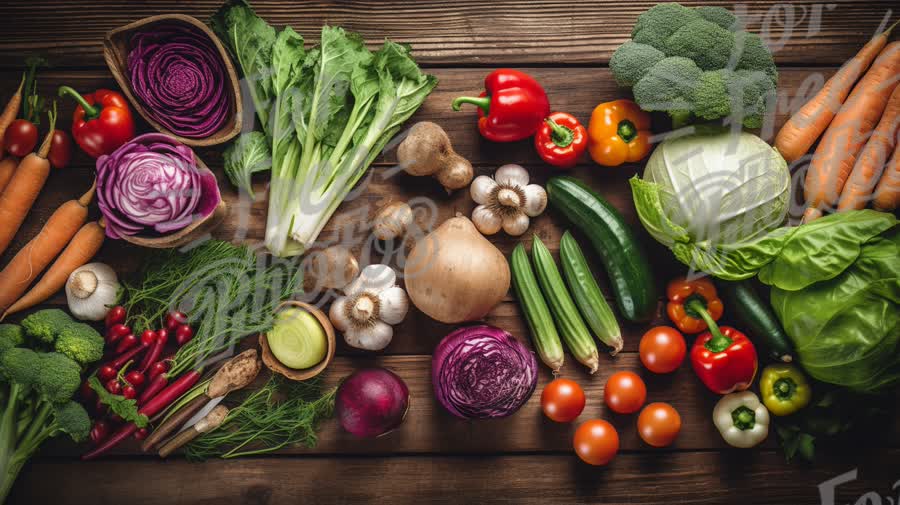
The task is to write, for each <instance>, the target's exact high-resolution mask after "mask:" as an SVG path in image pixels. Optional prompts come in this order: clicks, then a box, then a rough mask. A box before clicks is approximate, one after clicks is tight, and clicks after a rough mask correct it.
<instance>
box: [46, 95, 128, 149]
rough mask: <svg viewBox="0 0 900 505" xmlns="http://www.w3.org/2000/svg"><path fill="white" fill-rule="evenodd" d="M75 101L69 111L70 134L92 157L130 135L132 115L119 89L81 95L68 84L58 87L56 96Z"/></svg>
mask: <svg viewBox="0 0 900 505" xmlns="http://www.w3.org/2000/svg"><path fill="white" fill-rule="evenodd" d="M65 95H69V96H71V97H72V98H74V99H75V100H76V101H77V102H78V106H77V107H75V112H74V113H73V114H72V137H73V138H74V139H75V142H78V145H79V146H80V147H81V149H82V150H83V151H84V152H86V153H87V154H88V155H89V156H91V157H92V158H99V157H100V156H101V155H104V154H110V153H112V152H113V151H115V150H116V149H118V148H119V147H120V146H121V145H122V144H124V143H126V142H128V141H129V140H131V139H132V138H134V119H133V118H132V116H131V109H129V108H128V101H127V100H125V97H123V96H122V95H121V94H120V93H117V92H115V91H110V90H108V89H98V90H97V91H95V92H94V93H91V94H87V95H84V96H82V95H81V94H79V93H78V92H77V91H75V90H74V89H72V88H71V87H69V86H61V87H60V88H59V96H65Z"/></svg>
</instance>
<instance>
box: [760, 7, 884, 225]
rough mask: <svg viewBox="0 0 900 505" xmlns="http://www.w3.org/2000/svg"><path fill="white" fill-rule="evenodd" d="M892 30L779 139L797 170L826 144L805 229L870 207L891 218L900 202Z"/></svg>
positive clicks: (809, 192) (809, 176)
mask: <svg viewBox="0 0 900 505" xmlns="http://www.w3.org/2000/svg"><path fill="white" fill-rule="evenodd" d="M895 26H897V23H895V24H894V25H893V26H891V27H890V28H888V29H887V30H885V31H884V32H882V33H880V34H878V35H876V36H875V37H874V38H872V40H871V41H869V42H868V43H867V44H866V45H865V46H863V48H862V49H861V50H860V51H859V53H857V54H856V56H854V57H853V59H851V60H850V61H848V62H847V63H846V64H845V65H844V66H842V67H841V69H840V70H838V72H837V73H836V74H835V75H834V76H833V77H832V78H831V79H829V80H828V82H826V83H825V86H824V87H823V88H822V89H821V90H820V91H819V93H817V94H816V95H815V96H814V97H813V98H812V99H810V101H809V102H807V103H806V104H805V105H804V106H803V107H802V108H801V109H800V110H799V111H797V113H796V114H794V115H793V116H792V117H791V118H790V119H789V120H788V121H787V123H785V125H784V127H782V129H781V130H780V131H779V132H778V135H777V136H776V138H775V147H776V148H777V149H778V151H779V152H780V153H781V155H782V156H784V158H785V160H787V161H788V162H789V163H793V162H795V161H797V160H799V159H800V158H802V157H803V156H804V155H806V154H807V153H808V152H809V149H810V147H812V145H813V144H814V143H815V142H816V140H818V139H819V137H821V140H819V144H818V146H817V147H816V150H815V152H814V153H813V156H812V159H811V160H810V164H809V169H808V171H807V173H806V179H805V181H804V185H803V191H804V196H805V198H806V210H805V211H804V213H803V222H809V221H812V220H814V219H817V218H819V217H821V216H822V214H823V212H824V211H825V210H828V209H836V210H837V211H838V212H842V211H847V210H854V209H862V208H864V207H865V206H866V205H867V204H868V203H869V202H870V201H872V202H873V205H874V207H875V208H876V209H878V210H893V209H896V208H897V205H898V202H900V173H898V165H900V160H898V155H897V152H896V151H897V141H898V140H897V135H898V129H900V87H898V82H900V42H893V43H890V44H889V43H888V37H889V36H890V33H891V30H892V29H893V28H894V27H895ZM823 133H824V134H823ZM889 160H890V161H889Z"/></svg>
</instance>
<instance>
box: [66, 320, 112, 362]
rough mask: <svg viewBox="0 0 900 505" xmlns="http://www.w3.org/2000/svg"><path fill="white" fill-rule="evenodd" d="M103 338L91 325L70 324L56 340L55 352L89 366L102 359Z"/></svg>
mask: <svg viewBox="0 0 900 505" xmlns="http://www.w3.org/2000/svg"><path fill="white" fill-rule="evenodd" d="M103 344H104V341H103V337H101V336H100V334H99V333H97V330H95V329H94V328H93V327H92V326H91V325H89V324H84V323H72V324H69V325H68V326H65V327H63V329H62V330H61V331H60V332H59V336H58V337H57V338H56V342H55V344H54V348H55V349H56V352H58V353H61V354H65V355H66V356H68V357H70V358H72V359H73V360H75V361H77V362H78V363H79V364H81V365H89V364H91V363H93V362H95V361H99V360H100V358H102V357H103Z"/></svg>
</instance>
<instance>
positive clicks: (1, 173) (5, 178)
mask: <svg viewBox="0 0 900 505" xmlns="http://www.w3.org/2000/svg"><path fill="white" fill-rule="evenodd" d="M17 166H19V158H16V157H13V156H7V157H6V158H3V159H2V160H0V192H3V188H5V187H6V184H7V183H8V182H9V180H10V179H12V176H13V173H15V171H16V167H17Z"/></svg>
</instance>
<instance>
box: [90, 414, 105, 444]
mask: <svg viewBox="0 0 900 505" xmlns="http://www.w3.org/2000/svg"><path fill="white" fill-rule="evenodd" d="M107 436H109V423H107V422H106V421H104V420H102V419H99V420H97V421H94V425H93V426H91V442H92V443H93V444H94V445H97V444H99V443H100V442H102V441H104V440H106V437H107Z"/></svg>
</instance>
